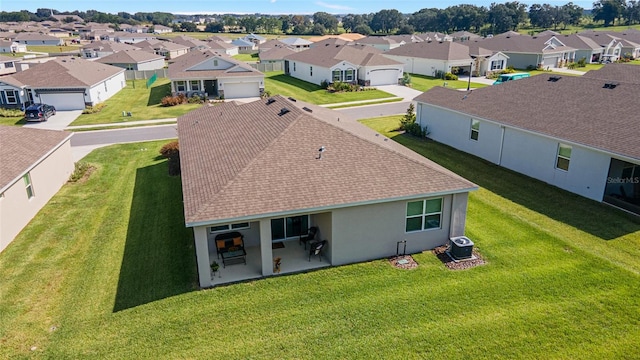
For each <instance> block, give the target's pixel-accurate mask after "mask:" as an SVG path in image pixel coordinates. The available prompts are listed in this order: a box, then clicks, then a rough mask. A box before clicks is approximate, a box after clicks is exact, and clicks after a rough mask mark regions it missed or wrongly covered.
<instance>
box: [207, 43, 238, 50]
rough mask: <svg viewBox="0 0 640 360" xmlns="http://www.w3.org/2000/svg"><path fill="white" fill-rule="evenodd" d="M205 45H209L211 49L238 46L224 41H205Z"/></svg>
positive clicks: (225, 48)
mask: <svg viewBox="0 0 640 360" xmlns="http://www.w3.org/2000/svg"><path fill="white" fill-rule="evenodd" d="M207 45H209V47H210V48H211V49H213V50H218V49H220V50H228V49H237V48H238V47H237V46H236V45H233V44H231V43H227V42H224V41H207Z"/></svg>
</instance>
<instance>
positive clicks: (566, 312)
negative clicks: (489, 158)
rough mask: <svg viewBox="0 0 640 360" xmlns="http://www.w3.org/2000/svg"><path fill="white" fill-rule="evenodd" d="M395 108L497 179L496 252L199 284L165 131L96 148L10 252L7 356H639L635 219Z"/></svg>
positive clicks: (425, 147)
mask: <svg viewBox="0 0 640 360" xmlns="http://www.w3.org/2000/svg"><path fill="white" fill-rule="evenodd" d="M397 121H398V117H392V118H386V119H374V120H368V121H365V123H366V124H367V125H369V126H372V127H373V128H375V129H377V130H379V131H381V132H382V133H383V134H385V135H388V136H391V137H393V139H394V140H396V141H399V142H400V143H403V144H405V145H407V146H409V147H411V148H414V149H416V150H417V151H419V152H420V153H422V154H424V155H427V156H429V157H430V158H432V159H433V160H435V161H437V162H439V163H441V164H443V165H444V166H447V167H449V168H451V169H452V170H454V171H457V172H459V173H461V174H462V175H464V176H466V177H467V178H469V179H471V180H472V181H474V182H476V183H477V184H479V185H480V186H481V187H482V188H481V189H480V190H479V191H477V192H474V193H472V194H471V196H470V199H469V210H468V222H467V234H468V235H469V236H470V238H471V239H473V240H474V242H475V243H476V247H477V248H478V250H479V251H480V252H481V254H482V255H483V257H484V258H485V260H487V262H488V263H487V264H486V265H484V266H481V267H477V268H474V269H470V270H464V271H450V270H446V269H445V268H444V267H443V265H442V264H441V263H440V262H439V261H438V260H437V259H436V258H435V257H434V256H433V255H432V254H430V253H429V252H426V253H423V254H416V255H415V256H414V257H415V259H416V260H417V261H418V263H419V264H420V266H419V267H418V268H417V269H416V270H412V271H404V270H399V269H395V268H393V267H391V266H390V265H389V264H388V262H387V261H385V260H377V261H372V262H367V263H361V264H355V265H349V266H341V267H335V268H329V269H324V270H320V271H315V272H309V273H305V274H298V275H290V276H279V277H273V278H269V279H264V280H259V281H252V282H247V283H242V284H236V285H231V286H225V287H218V288H214V289H211V290H206V291H195V283H196V270H195V260H194V248H193V240H192V235H191V232H190V231H189V230H187V229H185V228H184V218H183V215H182V195H181V186H180V179H179V178H177V177H169V176H167V175H166V173H167V165H166V162H165V161H164V160H161V159H159V158H158V149H159V148H160V146H161V145H162V144H164V143H165V142H153V143H140V144H125V145H117V146H112V147H108V148H103V149H99V150H96V151H94V152H93V153H92V154H90V155H89V156H88V157H87V158H86V159H85V160H86V161H88V162H90V163H91V164H94V165H95V166H96V168H97V170H96V171H95V172H94V173H93V174H92V176H91V177H90V179H89V180H88V181H86V182H84V183H77V184H67V185H65V186H64V187H63V188H62V190H61V191H60V192H59V193H58V194H57V195H56V196H55V197H54V198H53V199H52V200H51V201H50V202H49V204H47V205H46V206H45V207H44V209H43V210H42V211H40V213H39V214H38V215H37V216H36V217H35V218H34V219H33V221H32V222H31V224H30V225H29V226H28V227H27V228H26V229H25V230H24V231H23V232H22V233H21V234H20V235H19V236H18V237H17V238H16V240H15V241H14V242H13V243H12V244H11V245H10V246H9V247H7V248H6V249H5V250H4V251H3V252H2V253H0V273H2V274H3V276H2V278H1V279H0V291H1V295H2V296H0V342H1V343H2V346H0V358H27V357H38V358H54V359H60V358H65V359H66V358H94V359H97V358H99V359H103V358H104V359H129V358H136V359H156V358H172V359H173V358H193V359H199V358H202V359H204V358H208V359H210V358H213V359H220V358H233V359H244V358H253V359H274V358H281V359H291V358H295V359H336V358H337V359H341V358H358V359H371V358H398V359H399V358H410V359H418V358H428V359H451V358H472V359H499V358H502V359H612V358H633V357H635V356H634V355H633V354H638V352H639V351H640V343H638V341H637V339H638V338H640V313H639V312H638V309H639V308H640V293H639V292H638V288H640V261H639V260H638V259H640V221H639V220H638V218H633V217H630V216H627V215H625V214H623V213H621V212H619V211H617V210H615V209H612V208H609V207H606V206H603V205H601V204H598V203H596V202H593V201H589V200H586V199H584V198H581V197H578V196H575V195H572V194H569V193H567V192H564V191H561V190H559V189H556V188H553V187H550V186H548V185H545V184H542V183H541V182H538V181H534V180H532V179H530V178H527V177H524V176H521V175H518V174H515V173H513V172H510V171H507V170H505V169H502V168H499V167H497V166H494V165H491V164H489V163H486V162H484V161H482V160H479V159H477V158H474V157H472V156H469V155H465V154H463V153H460V152H458V151H456V150H453V149H451V148H449V147H446V146H443V145H439V144H437V143H435V142H432V141H427V142H425V141H420V140H416V139H413V138H410V137H405V136H403V135H398V134H397V133H394V132H392V131H391V130H392V129H394V128H396V127H397V125H398V122H397ZM35 185H36V186H37V184H35ZM398 186H402V183H401V180H400V179H399V182H398ZM36 189H37V188H36ZM36 191H37V190H36ZM54 220H55V221H54ZM32 348H33V350H31V349H32Z"/></svg>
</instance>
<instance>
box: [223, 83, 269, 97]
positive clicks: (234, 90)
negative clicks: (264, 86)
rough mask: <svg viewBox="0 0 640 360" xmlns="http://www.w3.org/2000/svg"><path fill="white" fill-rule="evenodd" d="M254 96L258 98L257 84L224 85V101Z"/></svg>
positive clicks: (258, 88) (258, 87) (258, 89)
mask: <svg viewBox="0 0 640 360" xmlns="http://www.w3.org/2000/svg"><path fill="white" fill-rule="evenodd" d="M256 96H260V86H259V84H258V83H257V82H247V83H225V84H224V98H225V99H239V98H248V97H256Z"/></svg>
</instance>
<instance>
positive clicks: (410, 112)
mask: <svg viewBox="0 0 640 360" xmlns="http://www.w3.org/2000/svg"><path fill="white" fill-rule="evenodd" d="M415 109H416V108H415V106H414V105H413V103H410V104H409V107H408V108H407V113H406V114H404V116H403V117H402V119H400V130H407V129H408V128H409V127H410V126H411V125H413V124H415V122H416V112H415Z"/></svg>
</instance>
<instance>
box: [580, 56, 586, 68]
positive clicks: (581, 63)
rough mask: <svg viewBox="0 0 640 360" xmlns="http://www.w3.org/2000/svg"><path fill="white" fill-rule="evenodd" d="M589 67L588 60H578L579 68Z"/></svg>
mask: <svg viewBox="0 0 640 360" xmlns="http://www.w3.org/2000/svg"><path fill="white" fill-rule="evenodd" d="M586 66H587V58H582V59H580V60H578V67H586Z"/></svg>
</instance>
